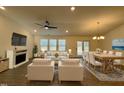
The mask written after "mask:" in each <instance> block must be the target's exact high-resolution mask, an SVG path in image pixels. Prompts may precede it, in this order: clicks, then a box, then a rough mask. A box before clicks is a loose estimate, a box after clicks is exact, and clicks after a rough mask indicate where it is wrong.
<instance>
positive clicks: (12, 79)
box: [0, 62, 124, 86]
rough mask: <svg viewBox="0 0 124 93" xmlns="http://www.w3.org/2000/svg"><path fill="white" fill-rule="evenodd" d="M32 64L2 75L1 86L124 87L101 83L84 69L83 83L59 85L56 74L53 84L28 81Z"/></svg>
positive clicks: (115, 83) (0, 78) (0, 76)
mask: <svg viewBox="0 0 124 93" xmlns="http://www.w3.org/2000/svg"><path fill="white" fill-rule="evenodd" d="M28 64H30V62H28V63H26V64H24V65H22V66H20V67H18V68H15V69H12V70H7V71H4V72H2V73H0V85H5V86H27V85H28V86H109V85H110V86H117V85H124V82H101V81H99V80H98V79H97V78H95V77H94V76H93V75H92V74H91V73H90V72H88V71H87V70H86V69H84V81H83V82H62V83H61V84H59V83H58V75H57V73H55V77H54V80H53V82H52V83H50V82H49V81H28V80H27V78H26V77H25V75H26V73H27V65H28Z"/></svg>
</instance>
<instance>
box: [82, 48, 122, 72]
mask: <svg viewBox="0 0 124 93" xmlns="http://www.w3.org/2000/svg"><path fill="white" fill-rule="evenodd" d="M83 61H84V62H85V63H86V65H88V66H90V67H91V68H93V69H94V70H99V71H100V72H101V73H104V74H109V73H112V72H114V71H115V70H122V67H123V63H124V62H123V61H124V56H123V53H122V52H120V51H119V52H118V51H117V52H115V51H107V50H96V51H90V52H84V53H83Z"/></svg>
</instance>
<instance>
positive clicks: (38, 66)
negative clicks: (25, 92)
mask: <svg viewBox="0 0 124 93" xmlns="http://www.w3.org/2000/svg"><path fill="white" fill-rule="evenodd" d="M53 78H54V61H50V60H49V59H34V60H33V62H32V63H31V64H29V65H28V67H27V79H28V80H45V81H46V80H48V81H52V80H53Z"/></svg>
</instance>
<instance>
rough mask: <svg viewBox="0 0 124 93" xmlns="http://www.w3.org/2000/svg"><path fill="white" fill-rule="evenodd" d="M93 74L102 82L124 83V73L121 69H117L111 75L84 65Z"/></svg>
mask: <svg viewBox="0 0 124 93" xmlns="http://www.w3.org/2000/svg"><path fill="white" fill-rule="evenodd" d="M83 67H85V68H86V69H87V70H88V71H89V72H90V73H91V74H93V75H94V76H95V77H96V78H97V79H98V80H100V81H124V71H123V70H120V69H115V70H114V71H113V72H111V73H109V74H104V73H102V72H100V71H99V70H98V69H93V68H92V67H91V66H89V65H86V64H83Z"/></svg>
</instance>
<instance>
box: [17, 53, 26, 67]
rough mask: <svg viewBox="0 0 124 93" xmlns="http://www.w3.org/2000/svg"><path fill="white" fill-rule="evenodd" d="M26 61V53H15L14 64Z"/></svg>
mask: <svg viewBox="0 0 124 93" xmlns="http://www.w3.org/2000/svg"><path fill="white" fill-rule="evenodd" d="M24 61H26V53H24V54H20V55H16V61H15V65H17V64H19V63H22V62H24Z"/></svg>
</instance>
